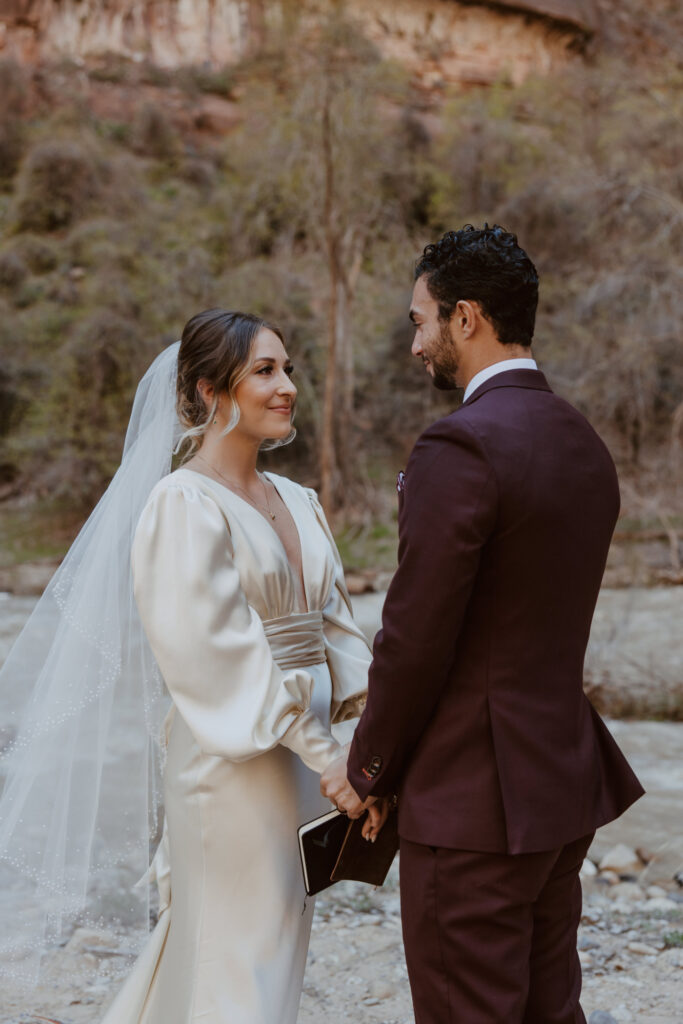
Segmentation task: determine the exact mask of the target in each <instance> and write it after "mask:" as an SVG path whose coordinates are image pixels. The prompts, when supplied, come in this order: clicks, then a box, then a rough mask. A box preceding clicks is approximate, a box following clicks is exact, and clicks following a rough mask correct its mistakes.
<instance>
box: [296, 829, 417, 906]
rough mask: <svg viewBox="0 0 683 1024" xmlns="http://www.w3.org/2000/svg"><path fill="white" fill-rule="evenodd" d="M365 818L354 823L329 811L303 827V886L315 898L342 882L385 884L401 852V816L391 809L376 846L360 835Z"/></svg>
mask: <svg viewBox="0 0 683 1024" xmlns="http://www.w3.org/2000/svg"><path fill="white" fill-rule="evenodd" d="M365 818H366V815H365V814H364V815H363V816H362V817H360V818H357V819H356V820H355V821H349V819H348V818H347V817H346V816H345V815H342V814H340V813H339V811H330V812H328V813H327V814H324V815H322V816H321V817H320V818H316V819H315V820H314V821H309V822H307V823H306V824H305V825H302V826H301V827H300V828H299V830H298V832H299V852H300V854H301V867H302V869H303V875H304V885H305V887H306V892H307V893H308V895H309V896H314V895H315V894H316V893H318V892H322V890H323V889H327V888H328V887H329V886H330V885H333V884H334V883H335V882H340V881H341V880H342V879H346V880H347V881H355V882H367V883H368V884H369V885H382V883H383V882H384V879H385V878H386V876H387V873H388V871H389V868H390V867H391V863H392V861H393V859H394V856H395V854H396V851H397V849H398V827H397V818H398V815H397V813H396V811H395V810H392V811H391V813H390V814H389V817H388V818H387V821H386V823H385V825H384V828H383V829H382V831H381V832H380V833H379V835H378V836H377V839H376V841H375V842H374V843H369V842H368V841H367V839H363V836H362V834H361V831H362V828H363V822H364V821H365Z"/></svg>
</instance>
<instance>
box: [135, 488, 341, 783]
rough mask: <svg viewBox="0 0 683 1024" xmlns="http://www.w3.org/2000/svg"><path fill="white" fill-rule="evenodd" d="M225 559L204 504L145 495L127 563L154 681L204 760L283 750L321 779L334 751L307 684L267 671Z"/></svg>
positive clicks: (219, 523) (186, 492) (167, 492)
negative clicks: (159, 680) (160, 683)
mask: <svg viewBox="0 0 683 1024" xmlns="http://www.w3.org/2000/svg"><path fill="white" fill-rule="evenodd" d="M232 555H233V549H232V543H231V538H230V531H229V528H228V524H227V522H226V520H225V518H224V516H223V514H222V512H221V510H220V508H219V507H218V504H217V503H216V502H215V501H214V500H213V499H212V498H211V497H209V496H208V495H207V494H205V493H204V492H203V491H200V490H195V489H194V488H191V487H186V486H183V485H182V484H175V483H172V484H166V485H165V486H162V487H159V488H157V489H156V491H155V492H153V494H152V496H151V497H150V500H149V502H148V503H147V505H146V507H145V509H144V510H143V513H142V516H141V518H140V521H139V523H138V526H137V530H136V534H135V538H134V541H133V550H132V563H133V581H134V591H135V599H136V602H137V605H138V609H139V611H140V617H141V619H142V623H143V626H144V629H145V633H146V634H147V638H148V640H149V643H150V646H151V648H152V651H153V652H154V656H155V658H156V660H157V662H158V664H159V668H160V670H161V673H162V675H163V677H164V680H165V682H166V685H167V686H168V689H169V692H170V694H171V697H172V698H173V701H174V703H175V705H176V707H177V708H178V711H179V713H180V714H181V715H182V717H183V718H184V720H185V722H186V723H187V725H188V727H189V729H190V730H191V732H192V734H193V736H194V738H195V740H196V741H197V744H198V745H199V747H200V749H201V750H202V751H203V752H204V753H207V754H213V755H216V756H218V757H225V758H227V759H229V760H234V761H242V760H246V759H247V758H250V757H254V756H256V755H257V754H261V753H264V752H265V751H267V750H269V749H271V748H272V747H274V746H275V745H276V744H277V743H282V744H283V745H284V746H288V747H289V748H290V749H291V750H293V751H294V753H296V754H297V755H298V756H299V757H300V758H301V759H302V760H303V761H304V763H305V764H306V765H307V766H308V767H309V768H312V769H313V770H314V771H317V772H322V771H324V769H325V768H326V767H327V765H328V764H329V762H330V761H332V760H334V758H335V757H338V756H339V753H340V748H339V745H338V744H337V743H336V741H335V740H334V739H333V737H332V735H331V734H330V732H329V731H328V730H327V729H326V728H325V727H324V725H323V723H322V722H321V721H320V719H319V718H318V717H317V716H316V715H315V714H314V713H313V712H312V711H311V710H310V702H311V691H312V687H313V680H312V677H311V675H310V673H309V672H307V671H306V670H305V669H292V670H289V671H283V670H281V669H280V668H279V667H278V665H277V664H276V663H275V661H274V659H273V656H272V653H271V650H270V646H269V644H268V640H267V638H266V635H265V633H264V630H263V624H262V621H261V619H260V617H259V616H258V614H257V613H256V612H255V610H254V609H253V608H252V607H251V606H250V605H249V604H248V603H247V599H246V596H245V594H244V591H243V590H242V587H241V585H240V579H239V574H238V571H237V569H236V567H235V564H234V562H233V557H232Z"/></svg>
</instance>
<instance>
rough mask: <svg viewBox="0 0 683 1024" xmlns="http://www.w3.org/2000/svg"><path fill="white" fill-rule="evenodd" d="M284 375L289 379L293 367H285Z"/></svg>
mask: <svg viewBox="0 0 683 1024" xmlns="http://www.w3.org/2000/svg"><path fill="white" fill-rule="evenodd" d="M285 373H286V374H287V376H288V377H291V376H292V374H293V373H294V367H293V366H285Z"/></svg>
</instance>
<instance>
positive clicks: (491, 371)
mask: <svg viewBox="0 0 683 1024" xmlns="http://www.w3.org/2000/svg"><path fill="white" fill-rule="evenodd" d="M537 369H538V366H537V364H536V360H535V359H524V358H522V357H521V356H520V357H518V358H517V359H502V360H501V361H500V362H499V363H492V364H491V366H485V367H484V369H483V370H480V371H479V373H475V375H474V377H473V378H472V380H471V381H470V382H469V384H468V385H467V387H466V388H465V394H464V396H463V402H466V401H467V399H468V398H469V397H470V395H471V394H472V393H473V392H475V391H476V390H477V388H478V387H479V386H480V385H481V384H483V383H484V381H485V380H489V379H490V378H491V377H495V376H496V374H497V373H505V371H506V370H537Z"/></svg>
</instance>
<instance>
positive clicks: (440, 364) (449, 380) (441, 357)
mask: <svg viewBox="0 0 683 1024" xmlns="http://www.w3.org/2000/svg"><path fill="white" fill-rule="evenodd" d="M429 361H430V363H431V364H432V369H433V370H434V376H433V377H432V384H433V385H434V387H435V388H438V389H439V391H455V389H456V388H457V386H458V385H457V384H456V383H455V376H456V373H457V371H458V361H457V359H456V356H455V351H454V343H453V337H452V335H451V326H450V324H449V323H448V321H446V323H441V325H440V331H439V345H438V348H437V349H436V350H435V355H434V356H430V358H429Z"/></svg>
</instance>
